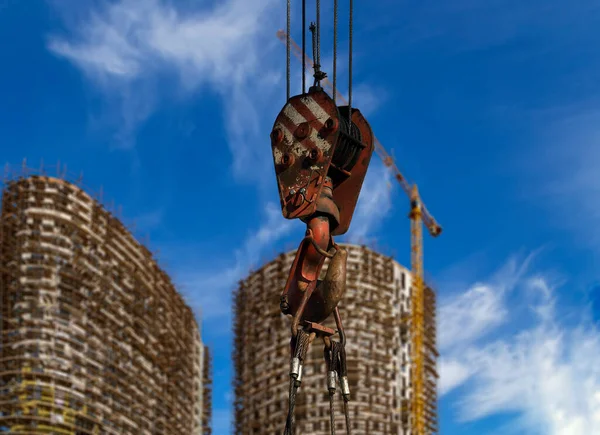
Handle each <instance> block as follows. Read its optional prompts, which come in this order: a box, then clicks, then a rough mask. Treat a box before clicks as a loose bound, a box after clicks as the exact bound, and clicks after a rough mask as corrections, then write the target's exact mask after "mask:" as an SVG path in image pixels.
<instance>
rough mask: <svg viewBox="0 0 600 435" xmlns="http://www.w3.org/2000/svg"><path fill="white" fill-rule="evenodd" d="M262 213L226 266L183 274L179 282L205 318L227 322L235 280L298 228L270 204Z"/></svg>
mask: <svg viewBox="0 0 600 435" xmlns="http://www.w3.org/2000/svg"><path fill="white" fill-rule="evenodd" d="M264 215H265V220H264V223H263V224H262V225H261V226H260V227H259V228H258V229H257V230H256V231H254V232H251V233H249V235H248V237H247V238H246V240H245V241H244V243H243V246H242V248H240V249H238V250H236V251H235V252H234V254H233V256H232V261H231V262H230V264H229V265H228V266H226V267H225V268H222V269H218V270H200V271H197V272H196V271H194V272H188V273H183V274H182V276H181V278H180V281H181V282H182V285H183V287H184V288H185V292H186V294H187V295H188V297H189V298H190V299H192V300H193V301H194V305H199V306H201V307H202V317H203V319H204V320H207V321H213V320H218V321H219V322H220V324H221V325H222V324H225V325H228V323H227V319H229V316H230V315H231V292H232V290H233V289H234V288H235V287H236V285H237V282H238V281H239V280H240V279H243V278H244V277H245V276H246V275H247V274H248V272H249V271H250V269H251V268H253V267H255V266H256V265H257V263H258V261H260V256H261V254H263V253H264V251H265V249H268V248H269V247H271V246H273V245H274V244H275V243H276V242H278V241H279V240H281V239H282V238H284V237H286V236H287V235H288V234H289V233H290V232H291V231H292V230H293V229H294V227H296V228H298V229H301V226H298V222H295V221H290V220H286V219H284V218H283V216H282V215H281V210H280V208H279V207H278V206H276V205H275V204H273V203H268V204H267V205H266V207H265V210H264ZM294 224H296V225H294ZM223 332H225V333H228V332H229V329H228V328H225V329H223Z"/></svg>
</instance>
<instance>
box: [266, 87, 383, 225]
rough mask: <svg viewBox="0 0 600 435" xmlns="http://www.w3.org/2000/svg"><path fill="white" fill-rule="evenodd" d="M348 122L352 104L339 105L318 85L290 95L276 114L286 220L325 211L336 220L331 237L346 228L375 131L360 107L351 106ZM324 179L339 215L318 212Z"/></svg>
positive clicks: (276, 157)
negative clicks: (331, 192) (331, 190)
mask: <svg viewBox="0 0 600 435" xmlns="http://www.w3.org/2000/svg"><path fill="white" fill-rule="evenodd" d="M348 121H349V116H348V107H347V106H346V107H339V108H338V107H337V106H336V104H335V102H334V101H333V99H332V98H331V97H330V96H329V95H328V94H327V93H326V92H325V91H323V90H322V89H320V88H316V89H315V88H312V89H311V90H310V91H309V92H308V93H307V94H302V95H297V96H294V97H292V98H290V99H289V101H288V102H287V103H286V105H285V106H284V107H283V109H282V110H281V112H280V113H279V115H278V116H277V119H276V120H275V124H274V126H273V130H272V132H271V145H272V150H273V163H274V165H275V173H276V176H277V183H278V187H279V197H280V201H281V208H282V212H283V216H284V217H285V218H287V219H296V218H299V219H303V218H307V217H309V216H311V215H313V214H314V213H316V212H323V213H327V214H328V215H331V216H333V218H334V219H333V220H334V222H332V227H331V234H332V235H340V234H344V233H346V232H347V231H348V228H349V227H350V222H351V220H352V215H353V214H354V209H355V208H356V203H357V201H358V196H359V194H360V190H361V187H362V184H363V181H364V178H365V175H366V173H367V169H368V166H369V162H370V160H371V156H372V154H373V149H374V141H373V132H372V130H371V127H370V126H369V124H368V122H367V120H366V119H365V118H364V116H363V115H362V114H361V113H360V111H359V110H357V109H352V122H351V123H350V122H348ZM326 178H329V179H330V180H331V184H332V185H333V195H332V196H333V203H334V204H335V206H336V207H335V208H336V209H337V210H339V216H338V213H337V211H336V212H335V213H333V214H332V213H329V212H328V210H326V209H324V210H320V208H321V207H323V205H322V204H323V202H322V201H321V202H320V207H319V208H317V202H318V201H317V199H319V197H320V196H321V193H322V190H323V186H324V185H325V184H326V181H327V184H329V180H326ZM326 208H327V207H326ZM335 221H337V222H335Z"/></svg>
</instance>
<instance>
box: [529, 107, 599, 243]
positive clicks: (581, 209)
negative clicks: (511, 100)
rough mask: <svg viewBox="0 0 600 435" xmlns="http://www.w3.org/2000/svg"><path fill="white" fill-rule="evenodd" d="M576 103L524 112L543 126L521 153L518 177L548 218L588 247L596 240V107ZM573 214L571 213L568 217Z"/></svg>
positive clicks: (597, 183)
mask: <svg viewBox="0 0 600 435" xmlns="http://www.w3.org/2000/svg"><path fill="white" fill-rule="evenodd" d="M588 106H589V104H588V103H585V104H583V103H582V104H581V105H578V106H577V107H567V108H562V109H561V110H546V111H544V112H541V113H536V114H534V115H533V116H531V115H530V117H529V118H528V119H531V120H532V122H534V123H535V124H536V125H544V126H545V128H544V132H543V133H541V134H540V137H539V144H538V146H536V147H534V150H532V151H531V152H530V153H528V154H526V155H525V158H524V163H523V164H522V166H523V171H524V172H523V173H524V174H526V176H525V177H524V178H525V179H526V180H527V181H529V182H530V185H531V186H535V187H532V188H529V189H527V191H526V192H527V197H526V199H528V200H531V199H532V198H533V199H534V200H535V202H537V203H538V204H540V205H541V206H542V207H544V208H546V209H547V210H548V211H549V212H550V213H548V214H547V215H548V217H549V221H550V223H551V225H553V226H554V227H555V228H562V229H565V230H568V231H570V232H571V234H573V235H575V236H576V237H577V238H578V239H579V241H580V242H582V244H586V245H588V246H590V247H593V248H594V249H597V247H598V246H599V244H600V229H598V226H597V225H596V222H597V221H598V219H600V203H599V202H598V201H597V198H598V196H599V195H600V176H599V175H598V174H599V173H598V170H597V168H598V167H599V166H600V147H599V146H598V143H600V111H598V110H597V109H595V108H594V109H592V108H590V107H588ZM574 216H576V217H574Z"/></svg>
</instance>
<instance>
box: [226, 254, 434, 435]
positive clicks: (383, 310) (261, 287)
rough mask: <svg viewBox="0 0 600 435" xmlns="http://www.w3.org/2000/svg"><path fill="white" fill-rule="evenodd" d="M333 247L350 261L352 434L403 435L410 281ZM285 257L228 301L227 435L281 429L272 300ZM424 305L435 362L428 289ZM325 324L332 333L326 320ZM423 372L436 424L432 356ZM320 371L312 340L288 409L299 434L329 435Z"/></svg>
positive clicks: (282, 376) (279, 319) (280, 365)
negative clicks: (231, 421) (230, 410)
mask: <svg viewBox="0 0 600 435" xmlns="http://www.w3.org/2000/svg"><path fill="white" fill-rule="evenodd" d="M342 246H344V247H345V248H346V249H348V254H349V255H348V277H347V287H348V290H347V293H346V296H345V298H344V299H343V301H342V303H341V305H340V310H341V313H342V317H343V319H344V329H345V331H346V334H347V337H348V343H347V345H346V352H347V359H348V380H349V384H350V391H351V402H350V414H351V422H352V425H353V426H354V427H353V433H357V434H370V435H387V434H390V435H391V434H394V435H398V434H403V435H409V434H411V431H410V415H409V412H408V411H409V410H410V407H407V403H408V400H409V399H410V395H411V382H410V364H411V357H410V351H411V349H410V340H409V337H408V335H409V329H408V316H407V314H408V313H409V312H410V308H411V304H410V296H411V290H410V287H411V277H410V273H409V272H408V271H407V270H406V269H405V268H404V267H402V266H401V265H400V264H398V263H397V262H395V261H394V260H393V259H391V258H389V257H386V256H383V255H380V254H378V253H376V252H373V251H372V250H370V249H368V248H366V247H361V246H355V245H342ZM294 256H295V251H294V252H290V253H287V254H282V255H280V256H279V257H278V258H277V259H276V260H274V261H273V262H271V263H269V264H267V265H265V266H264V267H262V268H261V269H260V270H258V271H256V272H254V273H252V274H251V275H250V276H249V277H248V278H247V279H245V280H244V281H242V282H240V285H239V288H238V290H237V292H236V293H235V296H234V305H235V324H234V328H235V330H234V333H235V347H234V364H235V381H234V388H235V405H234V406H235V429H234V431H235V432H234V433H235V434H236V435H238V434H239V435H249V434H276V433H281V431H282V430H283V427H284V426H285V420H286V416H287V406H288V403H287V400H288V380H289V377H288V372H289V358H290V353H289V352H290V351H289V331H290V329H289V328H290V320H289V319H288V318H286V317H285V316H283V315H282V314H281V312H280V310H279V297H280V294H281V290H282V289H283V287H284V285H285V282H286V279H287V276H288V272H289V270H290V266H291V264H292V262H293V260H294ZM326 266H327V263H326V264H325V267H324V270H323V273H325V271H326ZM426 304H427V307H428V309H427V311H428V312H427V313H426V319H427V322H428V325H427V331H428V332H427V336H428V341H429V345H430V347H431V349H432V350H433V352H434V354H435V294H434V293H433V291H431V290H429V289H428V290H427V291H426ZM331 317H333V316H331ZM326 325H327V326H329V327H332V328H334V329H335V323H334V322H333V319H330V320H329V322H328V323H326ZM430 359H431V358H430ZM432 364H433V365H432V366H431V368H432V369H433V371H431V372H430V373H432V374H434V375H433V377H432V378H430V379H429V382H428V385H429V392H428V393H429V395H428V397H429V399H428V400H429V404H430V405H431V406H430V408H431V410H432V413H433V414H434V417H437V411H436V410H435V404H436V402H437V399H436V381H435V380H436V375H435V356H433V359H432ZM325 370H326V368H325V363H324V361H323V345H322V343H321V342H320V341H319V340H315V342H314V343H313V345H312V347H311V350H310V352H309V355H308V357H307V362H306V363H305V364H304V368H303V376H302V378H303V380H302V387H301V388H300V391H299V394H298V397H297V402H296V403H297V404H296V421H297V432H298V433H301V434H303V435H329V434H330V433H331V432H330V423H329V399H328V393H327V387H326V376H327V375H326V371H325ZM337 397H338V401H337V402H336V403H337V405H336V406H338V408H337V413H336V414H337V419H336V425H337V428H336V429H337V431H339V433H345V432H344V431H345V422H344V419H343V417H342V414H341V402H340V400H341V399H340V398H339V394H338V396H337Z"/></svg>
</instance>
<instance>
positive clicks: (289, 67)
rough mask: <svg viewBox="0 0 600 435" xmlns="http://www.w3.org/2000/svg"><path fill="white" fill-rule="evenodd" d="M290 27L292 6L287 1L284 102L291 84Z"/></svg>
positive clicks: (288, 95) (288, 97) (287, 99)
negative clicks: (285, 89)
mask: <svg viewBox="0 0 600 435" xmlns="http://www.w3.org/2000/svg"><path fill="white" fill-rule="evenodd" d="M291 27H292V4H291V0H287V36H286V44H285V45H286V52H287V53H286V56H287V58H286V78H287V83H286V87H287V93H286V95H287V98H286V102H287V101H289V99H290V82H291V71H290V70H291V45H292V40H291V36H290V30H291Z"/></svg>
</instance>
